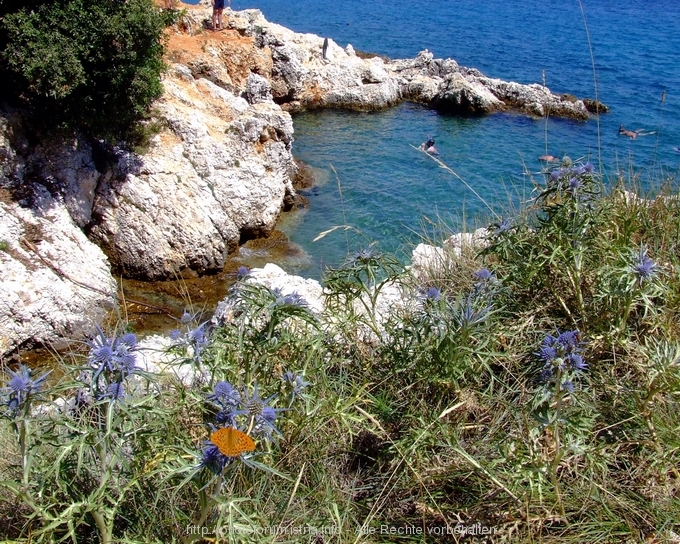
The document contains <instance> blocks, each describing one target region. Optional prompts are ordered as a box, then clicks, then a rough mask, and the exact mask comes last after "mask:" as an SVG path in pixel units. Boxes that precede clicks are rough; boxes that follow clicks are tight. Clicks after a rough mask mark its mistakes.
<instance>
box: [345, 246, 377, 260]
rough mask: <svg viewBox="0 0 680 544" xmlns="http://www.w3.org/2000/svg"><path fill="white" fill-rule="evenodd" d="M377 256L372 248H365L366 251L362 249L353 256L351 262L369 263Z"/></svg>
mask: <svg viewBox="0 0 680 544" xmlns="http://www.w3.org/2000/svg"><path fill="white" fill-rule="evenodd" d="M375 256H376V253H375V252H374V251H373V250H372V249H371V248H365V249H361V250H359V251H357V252H356V253H355V254H354V255H353V256H352V259H351V260H352V262H357V261H368V260H370V259H372V258H373V257H375Z"/></svg>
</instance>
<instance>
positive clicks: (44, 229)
mask: <svg viewBox="0 0 680 544" xmlns="http://www.w3.org/2000/svg"><path fill="white" fill-rule="evenodd" d="M18 126H19V125H17V124H14V125H12V124H11V123H10V122H9V120H8V118H7V117H0V355H2V354H4V353H6V352H8V351H11V350H13V349H15V348H17V347H20V346H22V345H32V344H42V345H52V346H55V347H59V346H60V344H61V343H62V341H63V339H64V338H78V337H80V336H82V335H83V334H85V333H90V332H92V331H93V330H94V325H95V324H96V323H98V322H100V321H101V320H102V319H103V318H104V317H105V315H106V313H107V312H108V311H109V310H111V309H112V308H113V306H114V303H115V300H116V283H115V281H114V280H113V278H112V276H111V273H110V270H109V263H108V260H107V258H106V256H105V255H104V253H102V251H101V250H100V249H99V248H98V247H97V246H96V245H94V244H93V243H92V242H90V241H89V240H88V239H87V237H86V236H85V234H83V232H82V230H81V229H80V228H79V226H78V225H77V224H76V221H78V222H86V220H87V218H86V216H87V213H88V211H87V210H88V209H89V208H88V205H87V202H88V201H90V202H91V199H92V192H93V188H92V186H91V183H90V181H91V176H92V171H93V170H94V168H93V166H92V165H91V163H90V162H87V161H86V162H85V163H83V162H82V159H83V158H84V157H85V156H87V153H85V154H84V155H83V154H82V153H81V151H82V150H79V149H78V148H77V146H73V147H71V149H70V152H69V150H68V147H69V146H67V145H65V146H64V147H63V148H60V149H58V150H54V151H55V152H56V153H57V155H62V156H68V157H70V159H71V160H70V161H69V162H68V163H66V165H64V166H65V168H64V169H63V170H60V172H61V173H63V176H62V177H61V178H55V177H53V176H52V175H51V174H50V167H51V166H52V165H51V164H49V163H47V164H45V163H43V162H42V159H44V158H45V155H44V150H43V149H37V150H35V161H34V162H32V163H28V162H26V160H25V159H24V158H23V157H22V155H21V151H26V150H27V149H28V144H27V142H26V140H25V139H24V138H23V137H22V135H21V133H20V132H19V131H18V130H15V128H14V127H18ZM41 168H44V170H43V172H42V176H41V177H40V179H41V180H42V181H43V183H42V184H41V183H31V182H30V181H29V180H30V179H31V178H32V177H33V176H36V170H38V171H40V170H41ZM68 184H73V185H74V186H75V187H77V189H76V190H72V191H70V192H69V193H68V194H69V197H68V198H67V199H65V198H63V196H62V195H61V194H60V192H59V186H61V185H64V186H65V185H68Z"/></svg>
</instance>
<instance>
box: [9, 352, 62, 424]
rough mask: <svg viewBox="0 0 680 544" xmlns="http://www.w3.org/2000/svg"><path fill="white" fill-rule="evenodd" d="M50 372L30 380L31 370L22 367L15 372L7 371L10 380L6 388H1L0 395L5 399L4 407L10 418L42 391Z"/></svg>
mask: <svg viewBox="0 0 680 544" xmlns="http://www.w3.org/2000/svg"><path fill="white" fill-rule="evenodd" d="M50 372H52V371H51V370H50V371H49V372H45V373H44V374H43V375H42V376H40V377H39V378H37V379H35V380H32V379H31V370H30V369H29V368H28V367H26V366H24V365H21V366H20V367H19V368H18V369H17V370H16V371H12V370H10V371H9V376H10V378H9V381H8V382H7V386H6V387H4V388H2V390H0V393H2V395H3V396H4V397H6V400H5V405H6V406H7V407H8V408H9V411H10V415H11V416H15V415H16V414H17V413H18V411H19V410H20V409H21V407H22V406H23V405H24V404H25V403H26V402H30V397H33V396H35V395H36V394H38V393H39V392H40V391H41V390H42V386H43V383H44V382H45V380H46V379H47V376H49V374H50Z"/></svg>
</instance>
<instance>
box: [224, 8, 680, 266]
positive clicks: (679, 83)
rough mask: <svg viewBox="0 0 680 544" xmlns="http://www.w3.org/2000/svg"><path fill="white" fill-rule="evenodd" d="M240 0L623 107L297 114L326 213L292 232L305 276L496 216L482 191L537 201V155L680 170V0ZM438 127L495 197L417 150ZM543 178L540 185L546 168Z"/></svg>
mask: <svg viewBox="0 0 680 544" xmlns="http://www.w3.org/2000/svg"><path fill="white" fill-rule="evenodd" d="M232 7H233V9H236V10H239V9H245V8H258V9H261V10H262V12H263V13H264V15H265V17H266V18H267V19H268V20H270V21H273V22H276V23H279V24H282V25H284V26H286V27H288V28H291V29H293V30H295V31H298V32H310V33H314V34H318V35H320V36H327V37H329V38H330V39H333V40H334V41H335V42H337V43H338V44H340V45H341V46H345V45H346V44H347V43H351V44H352V46H353V47H354V48H355V49H357V50H362V51H369V52H374V53H379V54H383V55H387V56H389V57H391V58H407V57H413V56H415V55H416V54H417V53H418V52H419V51H421V50H423V49H425V48H427V49H429V50H430V51H432V52H433V53H434V54H435V57H438V58H440V57H441V58H446V57H451V58H454V59H455V60H456V61H458V62H459V63H460V64H462V65H464V66H468V67H474V68H477V69H479V70H481V71H482V72H483V73H484V74H485V75H487V76H490V77H498V78H502V79H507V80H513V81H518V82H521V83H541V82H543V81H544V80H545V82H546V83H547V85H548V86H549V87H550V88H551V89H552V90H553V91H554V92H558V93H571V94H574V95H576V96H578V97H591V98H594V97H595V96H596V92H595V88H596V87H595V78H596V79H597V97H598V98H599V99H600V100H601V101H602V102H604V103H605V104H607V105H608V106H609V107H610V108H611V113H609V114H607V115H603V116H601V118H600V123H599V127H598V123H597V121H596V120H595V119H591V120H590V121H588V122H585V123H584V122H574V121H568V120H560V119H549V120H548V121H547V123H546V121H545V120H543V119H529V118H527V117H524V116H519V115H508V114H496V115H490V116H487V117H482V118H455V117H447V116H443V115H439V114H437V113H436V112H433V111H430V110H428V109H425V108H422V107H420V106H417V105H414V104H402V105H401V106H398V107H395V108H392V109H390V110H387V111H384V112H380V113H370V114H359V113H351V112H336V111H322V112H312V113H304V114H300V115H297V116H295V117H294V126H295V144H294V154H295V156H296V157H298V158H300V159H302V160H303V161H304V162H306V163H307V164H309V165H311V166H312V167H313V168H314V170H315V172H316V173H317V178H318V181H319V185H318V186H317V187H315V188H314V189H313V190H312V191H310V192H309V193H308V194H307V196H308V198H309V199H310V208H309V209H308V210H305V211H303V212H301V213H299V214H297V215H293V216H292V217H291V218H289V219H287V220H286V221H285V222H284V224H283V225H282V228H283V229H284V230H285V232H286V233H287V234H288V235H289V237H290V239H291V240H292V241H293V242H295V243H297V244H300V245H301V246H302V247H303V248H304V249H305V250H306V251H307V253H308V254H309V256H310V257H309V262H308V263H306V264H302V265H300V269H299V270H297V271H298V272H301V273H304V274H307V275H318V273H319V271H320V269H321V267H322V266H323V265H333V264H337V263H338V262H339V261H340V260H341V259H342V258H344V256H345V255H346V254H347V253H348V250H349V251H350V252H351V251H355V250H357V249H358V248H359V247H361V246H365V245H367V244H368V243H370V242H376V243H377V244H378V247H379V248H381V249H383V250H388V251H401V250H404V249H406V248H408V247H410V246H411V245H412V244H413V243H417V241H418V239H419V236H418V234H420V233H422V232H423V225H424V224H425V225H427V224H429V223H428V221H432V222H435V223H436V222H438V218H442V219H444V220H445V221H446V222H447V223H448V224H449V225H450V226H451V228H453V229H457V228H459V227H460V226H461V225H462V224H463V223H466V224H468V225H476V224H477V223H476V221H479V218H480V216H481V217H482V218H483V219H482V221H483V220H484V218H486V219H488V218H489V217H490V216H491V212H490V211H489V210H488V209H487V206H486V204H485V203H484V202H482V199H483V200H484V201H485V202H486V203H488V204H489V205H490V206H491V207H493V208H495V209H496V210H506V209H507V207H508V205H509V203H511V202H514V203H516V202H518V201H520V200H522V199H524V198H528V196H529V194H530V191H531V186H532V185H531V179H530V176H527V175H525V174H523V172H526V171H529V172H534V173H536V172H538V171H539V170H540V167H541V165H540V163H539V162H538V160H537V157H538V156H540V155H543V154H544V153H546V152H547V153H549V154H552V155H556V156H562V155H563V154H568V155H569V156H571V157H572V158H574V159H576V158H581V157H584V158H586V159H588V160H591V161H592V162H593V163H595V164H596V166H599V165H600V164H601V165H602V168H603V170H604V171H605V172H606V173H608V174H610V175H611V174H614V173H615V172H629V171H630V169H631V168H633V169H634V170H635V171H636V172H641V174H640V179H641V183H642V185H643V187H645V184H646V183H648V182H647V180H648V178H649V177H650V176H654V175H655V174H657V173H658V171H659V170H660V169H662V170H663V171H665V172H667V173H669V174H670V175H675V174H676V173H677V172H678V168H679V165H680V153H678V152H677V151H676V150H675V148H676V147H678V146H680V115H679V112H680V2H678V1H677V0H617V1H614V0H597V1H594V0H583V3H582V7H583V10H581V6H580V4H579V2H578V1H575V0H560V1H557V0H513V1H508V0H486V1H485V2H478V1H473V0H433V1H431V2H413V1H410V0H389V1H387V0H373V1H371V2H365V1H364V0H341V1H339V2H334V3H331V2H326V1H320V0H296V1H291V0H260V1H257V2H253V1H250V0H233V1H232ZM584 15H585V19H586V21H587V28H588V31H589V37H590V42H591V43H592V55H593V59H594V63H595V67H596V71H595V78H594V75H593V67H592V60H591V52H590V49H589V43H588V34H587V33H586V26H585V24H584ZM664 91H665V92H666V94H665V100H664V101H662V93H663V92H664ZM621 124H623V125H624V126H625V127H626V128H627V129H630V130H637V129H644V130H646V131H649V132H655V134H652V135H648V136H640V137H638V138H637V139H636V140H630V139H629V138H626V137H622V136H619V135H618V132H617V129H618V127H619V125H621ZM428 134H432V135H434V136H436V139H437V148H438V149H439V151H440V153H441V155H440V158H441V160H442V161H444V162H445V163H446V164H447V165H448V166H450V167H451V168H452V169H453V170H454V171H455V172H456V173H457V174H458V175H459V176H460V177H461V178H463V179H464V180H465V182H467V183H468V184H469V185H470V186H471V187H472V188H473V189H474V190H475V191H476V192H477V193H479V195H480V197H481V198H480V197H478V196H476V195H475V194H474V193H473V191H471V190H470V189H468V188H467V187H466V186H465V184H464V183H462V182H461V181H460V180H459V179H458V178H456V177H455V176H454V175H452V174H450V173H447V172H445V171H444V170H442V169H441V168H440V167H439V166H438V165H437V164H436V163H435V162H434V161H432V160H430V159H428V158H427V157H425V156H424V155H423V154H421V153H419V152H417V151H416V150H414V149H413V148H412V147H411V145H413V146H418V145H419V144H420V142H422V141H424V140H425V139H426V137H427V135H428ZM598 134H599V137H598ZM600 159H601V161H600ZM655 177H656V179H658V178H659V176H658V175H656V176H655ZM534 179H535V180H536V181H540V180H541V176H540V174H539V175H536V176H534ZM339 187H340V189H341V191H342V198H341V196H340V190H339ZM498 213H502V212H501V211H499V212H498ZM424 218H426V219H424ZM344 224H347V225H351V226H352V227H353V230H351V231H348V237H347V238H346V234H345V231H340V230H336V231H334V232H332V233H330V234H328V235H326V236H325V237H323V238H322V239H321V240H319V241H316V242H314V241H313V240H314V238H315V237H317V236H318V234H319V233H321V232H323V231H325V230H328V229H330V228H332V227H333V226H336V225H344ZM354 229H356V230H354ZM356 231H360V232H361V235H358V234H356ZM348 240H349V243H348Z"/></svg>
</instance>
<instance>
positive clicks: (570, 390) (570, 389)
mask: <svg viewBox="0 0 680 544" xmlns="http://www.w3.org/2000/svg"><path fill="white" fill-rule="evenodd" d="M561 387H562V390H563V391H567V392H568V393H573V392H574V382H571V381H566V382H564V383H563V384H562V386H561Z"/></svg>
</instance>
